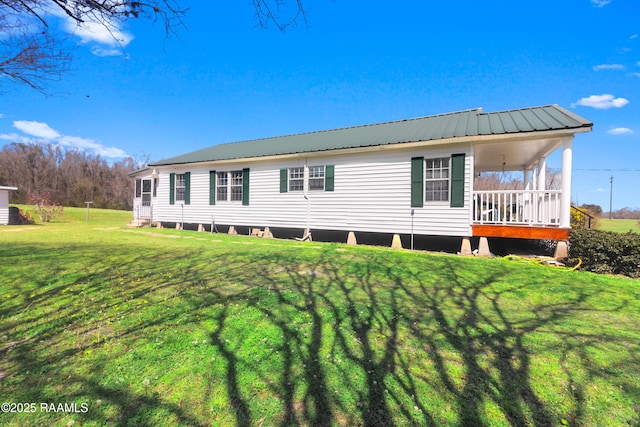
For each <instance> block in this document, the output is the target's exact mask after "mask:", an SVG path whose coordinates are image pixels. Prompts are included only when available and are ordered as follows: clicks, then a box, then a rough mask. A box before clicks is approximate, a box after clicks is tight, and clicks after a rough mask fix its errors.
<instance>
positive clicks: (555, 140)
mask: <svg viewBox="0 0 640 427" xmlns="http://www.w3.org/2000/svg"><path fill="white" fill-rule="evenodd" d="M589 131H591V128H590V127H589V128H580V129H573V130H572V131H571V132H570V133H569V132H542V133H530V134H521V135H519V136H518V137H514V138H505V139H500V138H494V139H492V140H484V141H483V140H480V141H476V142H475V144H474V157H475V163H474V170H475V172H492V171H503V170H506V171H522V170H525V169H530V168H531V167H532V166H533V165H534V164H535V163H536V162H537V161H538V160H539V159H540V158H544V157H547V156H548V155H549V154H551V153H552V152H554V151H555V150H556V149H558V148H560V147H561V146H562V143H563V140H564V139H565V138H572V137H573V135H574V134H576V133H582V132H589Z"/></svg>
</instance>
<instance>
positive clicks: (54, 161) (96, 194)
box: [0, 143, 137, 210]
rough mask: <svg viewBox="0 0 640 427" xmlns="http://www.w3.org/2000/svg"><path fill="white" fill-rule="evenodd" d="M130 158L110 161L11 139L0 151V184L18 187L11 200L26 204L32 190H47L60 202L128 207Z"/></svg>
mask: <svg viewBox="0 0 640 427" xmlns="http://www.w3.org/2000/svg"><path fill="white" fill-rule="evenodd" d="M136 169H137V167H136V162H135V161H134V160H133V159H132V158H131V157H129V158H126V159H124V160H122V161H119V162H115V163H112V164H109V163H108V162H107V161H106V160H104V159H103V158H101V157H100V156H99V155H93V154H90V153H87V152H84V151H80V150H78V149H74V148H68V147H62V146H60V145H55V144H48V145H41V144H23V143H12V144H8V145H5V146H4V147H3V148H2V151H0V185H3V186H12V187H18V191H13V192H12V194H11V202H12V203H16V204H27V203H29V198H30V196H31V195H33V194H40V193H44V192H48V193H50V195H51V196H50V197H51V199H53V200H56V201H57V202H59V203H60V204H62V205H63V206H76V207H80V206H85V205H84V203H85V202H93V205H92V206H93V207H97V208H107V209H122V210H130V209H132V208H133V206H132V203H133V202H132V199H133V185H134V183H133V180H132V179H131V178H129V177H128V176H127V174H129V173H131V172H133V171H134V170H136Z"/></svg>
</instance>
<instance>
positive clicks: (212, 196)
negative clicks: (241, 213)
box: [209, 171, 216, 205]
mask: <svg viewBox="0 0 640 427" xmlns="http://www.w3.org/2000/svg"><path fill="white" fill-rule="evenodd" d="M209 204H210V205H215V204H216V171H209Z"/></svg>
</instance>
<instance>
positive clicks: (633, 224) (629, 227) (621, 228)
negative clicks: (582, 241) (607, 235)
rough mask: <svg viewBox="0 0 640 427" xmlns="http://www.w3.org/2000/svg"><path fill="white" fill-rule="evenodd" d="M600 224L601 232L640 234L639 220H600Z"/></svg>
mask: <svg viewBox="0 0 640 427" xmlns="http://www.w3.org/2000/svg"><path fill="white" fill-rule="evenodd" d="M598 221H599V224H598V229H599V230H604V231H615V232H616V233H628V232H629V231H633V232H634V233H640V222H639V220H637V219H609V218H600V219H599V220H598Z"/></svg>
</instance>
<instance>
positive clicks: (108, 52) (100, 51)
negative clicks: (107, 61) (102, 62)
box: [91, 46, 123, 56]
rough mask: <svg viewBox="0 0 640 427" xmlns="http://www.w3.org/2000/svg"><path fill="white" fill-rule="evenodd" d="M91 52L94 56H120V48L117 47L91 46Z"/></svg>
mask: <svg viewBox="0 0 640 427" xmlns="http://www.w3.org/2000/svg"><path fill="white" fill-rule="evenodd" d="M91 53H93V54H94V55H95V56H122V53H123V52H122V49H117V48H108V49H105V48H103V47H101V46H93V47H92V48H91Z"/></svg>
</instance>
